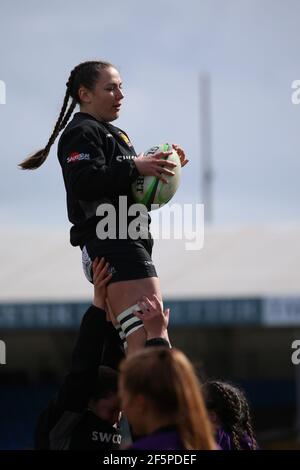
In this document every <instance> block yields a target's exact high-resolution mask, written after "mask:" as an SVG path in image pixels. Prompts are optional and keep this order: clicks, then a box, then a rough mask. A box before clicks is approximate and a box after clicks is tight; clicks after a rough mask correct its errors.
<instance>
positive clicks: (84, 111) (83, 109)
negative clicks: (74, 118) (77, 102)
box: [80, 106, 102, 121]
mask: <svg viewBox="0 0 300 470" xmlns="http://www.w3.org/2000/svg"><path fill="white" fill-rule="evenodd" d="M80 112H81V113H86V114H90V115H91V116H93V117H94V118H95V119H97V121H102V119H101V117H100V116H98V115H97V113H95V112H94V111H93V110H92V109H90V108H88V107H86V106H80Z"/></svg>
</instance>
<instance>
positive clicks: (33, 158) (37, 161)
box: [18, 61, 115, 170]
mask: <svg viewBox="0 0 300 470" xmlns="http://www.w3.org/2000/svg"><path fill="white" fill-rule="evenodd" d="M108 67H114V65H112V64H110V63H109V62H103V61H87V62H82V63H81V64H78V65H76V67H74V69H73V70H72V71H71V73H70V76H69V79H68V81H67V83H66V87H67V90H66V94H65V97H64V101H63V105H62V108H61V110H60V113H59V116H58V119H57V121H56V124H55V126H54V129H53V132H52V134H51V136H50V138H49V140H48V143H47V145H46V146H45V147H44V148H43V149H41V150H38V151H37V152H35V153H33V154H32V155H30V156H29V157H28V158H26V159H25V160H24V161H23V162H21V163H19V165H18V166H19V167H20V168H21V169H22V170H35V169H36V168H38V167H39V166H41V165H42V164H43V163H44V161H45V160H46V158H47V157H48V155H49V152H50V149H51V147H52V145H53V144H54V142H55V140H56V138H57V136H58V134H59V133H60V132H61V131H62V130H63V129H64V128H65V127H66V125H67V123H68V121H69V119H70V117H71V115H72V113H73V111H74V109H75V107H76V105H77V104H80V99H79V96H78V91H79V88H80V86H84V87H86V88H87V89H88V90H93V89H94V87H95V85H96V82H97V80H98V79H99V76H100V73H101V70H102V69H104V68H108ZM114 68H115V67H114ZM70 100H71V101H70Z"/></svg>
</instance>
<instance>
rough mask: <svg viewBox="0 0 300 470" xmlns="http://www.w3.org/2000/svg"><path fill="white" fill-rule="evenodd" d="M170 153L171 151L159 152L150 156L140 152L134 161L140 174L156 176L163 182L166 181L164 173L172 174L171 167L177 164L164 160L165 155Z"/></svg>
mask: <svg viewBox="0 0 300 470" xmlns="http://www.w3.org/2000/svg"><path fill="white" fill-rule="evenodd" d="M171 154H172V152H159V153H156V154H155V155H152V156H151V157H145V156H144V154H143V153H140V154H139V155H138V156H137V158H135V159H134V163H135V166H136V167H137V169H138V172H139V174H140V175H142V176H156V177H157V178H159V179H160V180H161V181H163V183H168V180H167V179H166V178H165V177H164V175H168V176H172V175H174V174H175V173H174V172H173V171H172V169H173V168H175V167H176V166H177V165H176V163H175V162H169V161H168V160H165V157H167V156H169V155H171ZM167 167H168V168H169V169H168V168H167Z"/></svg>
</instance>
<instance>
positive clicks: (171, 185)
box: [132, 144, 181, 210]
mask: <svg viewBox="0 0 300 470" xmlns="http://www.w3.org/2000/svg"><path fill="white" fill-rule="evenodd" d="M171 151H172V154H170V155H168V156H167V157H166V158H165V160H168V161H171V162H175V163H176V164H177V166H176V167H174V168H171V167H167V168H168V169H169V170H171V171H173V172H174V173H175V175H166V174H164V177H165V178H166V179H167V180H168V184H166V183H163V182H162V181H161V180H160V179H158V178H157V177H156V176H139V177H138V178H137V179H136V180H135V181H134V183H133V184H132V194H133V198H134V200H135V202H137V203H140V204H144V205H145V206H147V208H148V210H151V209H158V208H159V207H162V206H163V205H164V204H167V202H169V201H170V199H172V197H173V196H174V194H175V193H176V191H177V188H178V186H179V183H180V175H181V163H180V158H179V155H178V153H177V152H176V150H174V149H173V147H172V145H170V144H161V145H155V146H154V147H151V148H150V149H149V150H147V152H144V155H145V157H151V156H153V155H155V154H157V153H160V152H171ZM152 205H153V207H151V206H152ZM154 205H155V206H154Z"/></svg>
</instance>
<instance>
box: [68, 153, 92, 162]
mask: <svg viewBox="0 0 300 470" xmlns="http://www.w3.org/2000/svg"><path fill="white" fill-rule="evenodd" d="M90 159H91V157H90V154H89V153H79V152H72V153H70V155H69V156H68V158H67V163H75V162H79V161H80V160H90Z"/></svg>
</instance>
